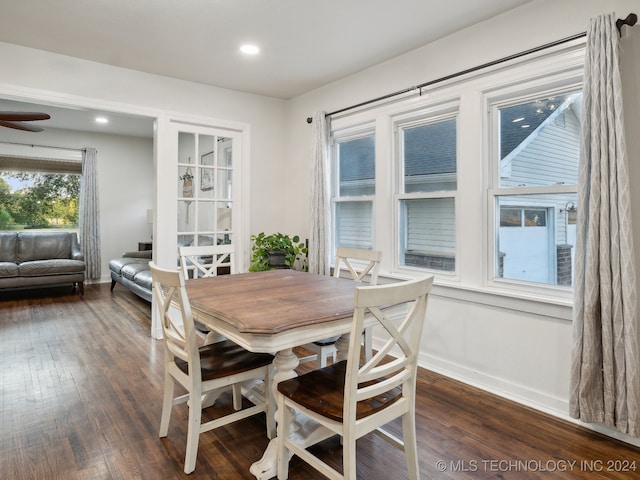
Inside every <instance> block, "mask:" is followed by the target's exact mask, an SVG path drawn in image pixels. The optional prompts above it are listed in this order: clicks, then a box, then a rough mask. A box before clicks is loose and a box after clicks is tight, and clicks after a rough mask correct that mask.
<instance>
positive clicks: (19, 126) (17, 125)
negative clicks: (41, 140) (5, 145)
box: [0, 120, 44, 132]
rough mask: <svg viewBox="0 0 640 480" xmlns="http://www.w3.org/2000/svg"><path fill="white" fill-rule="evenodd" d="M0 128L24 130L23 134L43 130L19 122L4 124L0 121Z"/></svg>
mask: <svg viewBox="0 0 640 480" xmlns="http://www.w3.org/2000/svg"><path fill="white" fill-rule="evenodd" d="M0 126H2V127H8V128H15V129H16V130H24V131H25V132H41V131H43V130H44V128H41V127H33V126H31V125H27V124H26V123H20V122H5V121H4V120H0Z"/></svg>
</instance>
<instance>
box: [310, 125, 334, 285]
mask: <svg viewBox="0 0 640 480" xmlns="http://www.w3.org/2000/svg"><path fill="white" fill-rule="evenodd" d="M311 136H312V139H311V156H312V166H311V201H310V213H309V216H310V223H311V225H310V234H309V253H308V258H309V272H311V273H319V274H321V275H329V273H330V265H329V251H328V249H329V245H330V237H329V235H330V230H331V229H330V222H331V211H330V207H329V120H328V118H327V116H326V114H325V112H315V113H314V114H313V117H312V122H311Z"/></svg>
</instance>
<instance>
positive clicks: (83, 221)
mask: <svg viewBox="0 0 640 480" xmlns="http://www.w3.org/2000/svg"><path fill="white" fill-rule="evenodd" d="M97 154H98V152H97V151H96V149H95V148H86V149H85V150H84V155H83V158H82V180H81V181H80V212H79V215H80V220H79V227H80V248H81V249H82V253H83V254H84V259H85V263H86V268H87V273H86V275H87V278H89V279H91V280H96V279H99V278H100V268H101V265H100V264H101V256H100V205H99V195H98V164H97V158H96V157H97Z"/></svg>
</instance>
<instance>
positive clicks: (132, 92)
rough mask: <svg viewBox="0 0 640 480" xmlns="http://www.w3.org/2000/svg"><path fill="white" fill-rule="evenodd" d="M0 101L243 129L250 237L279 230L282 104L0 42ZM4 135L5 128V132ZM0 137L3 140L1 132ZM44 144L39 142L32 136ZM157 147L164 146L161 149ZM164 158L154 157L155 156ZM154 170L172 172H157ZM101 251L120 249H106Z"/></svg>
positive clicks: (266, 98) (281, 221)
mask: <svg viewBox="0 0 640 480" xmlns="http://www.w3.org/2000/svg"><path fill="white" fill-rule="evenodd" d="M0 65H2V78H1V79H0V97H5V98H11V99H17V100H30V101H33V102H34V103H38V102H45V103H47V102H49V103H54V104H56V105H58V104H60V105H62V106H65V105H80V106H83V107H88V108H98V109H104V110H108V111H109V110H111V111H115V112H125V113H133V114H137V115H145V116H149V117H151V118H153V117H157V118H160V119H162V120H163V121H164V122H165V123H162V125H166V121H167V119H170V118H176V117H179V118H180V119H182V120H185V121H189V120H194V121H196V122H201V123H206V124H211V125H216V123H218V121H220V120H222V121H224V122H227V123H228V122H235V123H238V124H245V125H248V127H249V128H248V131H249V138H250V142H249V143H248V145H247V147H248V148H247V149H246V150H248V152H247V153H248V158H249V159H250V162H251V165H250V169H248V172H249V174H250V179H249V182H248V184H249V185H250V186H251V195H250V208H248V209H247V214H248V215H250V218H249V222H247V224H248V225H250V230H251V231H250V232H246V235H243V237H246V239H245V242H246V245H245V246H244V250H245V254H246V256H247V257H248V245H249V234H250V233H257V232H259V231H261V230H270V229H274V228H282V227H283V226H284V225H283V217H284V216H283V215H282V213H281V211H280V208H281V206H282V205H283V204H284V202H285V199H284V195H285V189H283V188H282V187H281V182H282V179H281V176H280V173H281V172H282V168H281V165H282V159H283V158H284V132H285V129H284V119H285V116H284V115H285V102H284V101H283V100H279V99H274V98H268V97H263V96H258V95H251V94H245V93H241V92H235V91H232V90H226V89H222V88H216V87H210V86H206V85H201V84H196V83H191V82H185V81H181V80H176V79H173V78H167V77H162V76H158V75H151V74H146V73H142V72H137V71H134V70H128V69H124V68H117V67H112V66H109V65H103V64H99V63H95V62H90V61H86V60H81V59H77V58H73V57H67V56H64V55H57V54H52V53H48V52H44V51H40V50H34V49H30V48H25V47H20V46H17V45H11V44H8V43H0ZM3 130H5V129H3ZM0 134H1V133H0ZM38 138H42V137H38ZM159 146H160V148H164V147H165V146H166V143H165V142H159ZM163 153H164V152H160V156H162V155H163ZM160 168H171V167H166V166H165V165H161V166H160ZM104 248H105V251H115V250H120V247H119V246H118V247H117V248H116V247H113V246H111V245H109V244H108V243H107V244H105V245H104Z"/></svg>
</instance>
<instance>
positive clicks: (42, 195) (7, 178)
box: [0, 171, 80, 230]
mask: <svg viewBox="0 0 640 480" xmlns="http://www.w3.org/2000/svg"><path fill="white" fill-rule="evenodd" d="M79 194H80V175H79V174H61V173H50V172H18V171H13V172H11V171H5V172H0V230H23V229H36V228H37V229H42V228H46V229H77V228H78V198H79Z"/></svg>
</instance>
